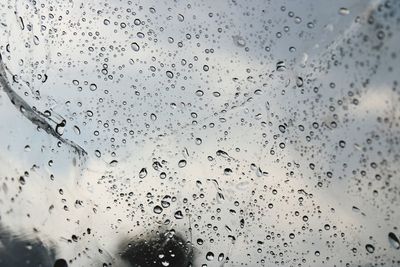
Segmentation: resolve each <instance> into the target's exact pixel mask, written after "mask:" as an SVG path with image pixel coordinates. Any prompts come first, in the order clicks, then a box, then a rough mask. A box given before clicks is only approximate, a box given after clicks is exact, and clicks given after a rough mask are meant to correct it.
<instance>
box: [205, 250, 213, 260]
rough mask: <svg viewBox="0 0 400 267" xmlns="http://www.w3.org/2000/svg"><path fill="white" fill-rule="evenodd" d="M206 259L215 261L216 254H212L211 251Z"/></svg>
mask: <svg viewBox="0 0 400 267" xmlns="http://www.w3.org/2000/svg"><path fill="white" fill-rule="evenodd" d="M206 259H207V260H208V261H212V260H213V259H214V253H212V252H211V251H209V252H207V254H206Z"/></svg>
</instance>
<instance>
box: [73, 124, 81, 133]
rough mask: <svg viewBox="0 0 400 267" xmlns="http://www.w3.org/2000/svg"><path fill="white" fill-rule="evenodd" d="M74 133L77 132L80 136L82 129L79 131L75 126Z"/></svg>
mask: <svg viewBox="0 0 400 267" xmlns="http://www.w3.org/2000/svg"><path fill="white" fill-rule="evenodd" d="M74 132H75V134H77V135H80V134H81V129H79V127H78V126H76V125H74Z"/></svg>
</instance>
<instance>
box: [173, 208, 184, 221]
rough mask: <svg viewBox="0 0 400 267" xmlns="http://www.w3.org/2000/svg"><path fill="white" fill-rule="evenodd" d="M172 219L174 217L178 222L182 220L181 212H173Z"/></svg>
mask: <svg viewBox="0 0 400 267" xmlns="http://www.w3.org/2000/svg"><path fill="white" fill-rule="evenodd" d="M174 217H175V219H178V220H180V219H182V218H183V213H182V211H180V210H178V211H177V212H175V214H174Z"/></svg>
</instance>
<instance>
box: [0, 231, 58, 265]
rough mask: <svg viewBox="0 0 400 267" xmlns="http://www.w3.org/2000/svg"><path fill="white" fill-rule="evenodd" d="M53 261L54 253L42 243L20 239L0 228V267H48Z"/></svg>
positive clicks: (35, 240) (36, 240)
mask: <svg viewBox="0 0 400 267" xmlns="http://www.w3.org/2000/svg"><path fill="white" fill-rule="evenodd" d="M54 261H55V251H54V250H53V249H51V248H48V247H46V246H45V245H44V244H43V242H42V241H40V240H38V239H27V238H21V237H19V236H15V235H12V234H11V233H9V232H7V231H5V230H4V229H2V228H1V227H0V266H1V267H23V266H35V267H49V266H52V265H53V263H54ZM60 266H61V265H60Z"/></svg>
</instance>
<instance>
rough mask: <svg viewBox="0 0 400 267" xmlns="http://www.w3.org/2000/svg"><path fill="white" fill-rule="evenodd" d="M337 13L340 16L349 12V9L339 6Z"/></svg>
mask: <svg viewBox="0 0 400 267" xmlns="http://www.w3.org/2000/svg"><path fill="white" fill-rule="evenodd" d="M339 14H340V15H342V16H345V15H348V14H350V10H349V9H347V8H345V7H341V8H339Z"/></svg>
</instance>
